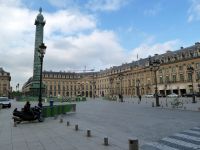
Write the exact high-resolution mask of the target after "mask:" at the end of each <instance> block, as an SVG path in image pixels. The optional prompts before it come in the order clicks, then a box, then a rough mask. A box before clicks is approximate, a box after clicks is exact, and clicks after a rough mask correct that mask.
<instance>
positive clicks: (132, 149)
mask: <svg viewBox="0 0 200 150" xmlns="http://www.w3.org/2000/svg"><path fill="white" fill-rule="evenodd" d="M129 150H139V149H138V140H137V139H136V140H133V139H129Z"/></svg>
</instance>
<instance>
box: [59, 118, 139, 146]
mask: <svg viewBox="0 0 200 150" xmlns="http://www.w3.org/2000/svg"><path fill="white" fill-rule="evenodd" d="M60 123H63V119H62V118H61V119H60ZM66 125H67V126H70V122H69V121H67V124H66ZM78 130H79V128H78V124H75V131H78ZM86 136H87V137H91V130H89V129H87V131H86ZM104 145H105V146H108V145H109V142H108V137H104ZM129 150H139V147H138V140H137V139H129Z"/></svg>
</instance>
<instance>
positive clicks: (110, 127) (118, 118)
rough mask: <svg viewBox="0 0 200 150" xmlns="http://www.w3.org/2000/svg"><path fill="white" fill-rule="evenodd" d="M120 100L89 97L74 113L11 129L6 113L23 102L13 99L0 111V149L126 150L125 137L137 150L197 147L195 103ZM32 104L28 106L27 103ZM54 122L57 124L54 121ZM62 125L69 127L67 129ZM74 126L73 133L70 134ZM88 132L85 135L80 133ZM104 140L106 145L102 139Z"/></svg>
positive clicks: (198, 131)
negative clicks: (175, 104)
mask: <svg viewBox="0 0 200 150" xmlns="http://www.w3.org/2000/svg"><path fill="white" fill-rule="evenodd" d="M124 100H125V102H123V103H121V102H116V101H108V100H102V99H101V98H96V99H95V100H94V99H89V100H88V101H86V102H78V103H77V112H76V113H69V114H66V115H62V116H58V117H57V118H46V119H45V121H44V122H43V123H38V122H27V123H21V124H19V125H17V127H14V126H13V121H12V119H11V117H12V111H13V109H14V108H15V107H18V108H20V107H22V106H23V105H24V103H22V102H20V103H19V102H15V101H13V102H12V104H13V106H12V108H11V109H2V110H0V149H1V150H94V149H95V150H128V139H129V138H131V139H138V140H139V145H140V149H143V150H158V149H161V150H176V149H186V150H194V149H199V148H200V119H199V118H200V117H199V115H200V111H199V107H200V101H199V100H197V101H198V102H197V103H196V104H192V103H191V100H190V98H187V99H186V98H185V99H181V101H183V102H184V107H183V108H178V109H172V108H171V107H170V101H171V99H167V100H166V99H165V98H163V99H161V102H162V103H161V107H160V108H156V107H152V102H153V101H154V99H151V98H149V99H144V98H142V101H141V103H140V104H138V99H137V98H125V99H124ZM32 105H34V104H32ZM60 118H62V119H63V123H60ZM67 121H69V122H70V126H67V124H66V123H67ZM76 124H78V126H79V130H78V131H75V125H76ZM88 129H90V130H91V135H92V136H91V137H87V136H86V131H87V130H88ZM104 137H108V141H109V146H104V144H103V139H104Z"/></svg>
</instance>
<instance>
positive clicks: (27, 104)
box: [23, 101, 31, 112]
mask: <svg viewBox="0 0 200 150" xmlns="http://www.w3.org/2000/svg"><path fill="white" fill-rule="evenodd" d="M23 111H24V112H30V111H31V104H30V102H29V101H27V102H26V104H25V105H24V109H23Z"/></svg>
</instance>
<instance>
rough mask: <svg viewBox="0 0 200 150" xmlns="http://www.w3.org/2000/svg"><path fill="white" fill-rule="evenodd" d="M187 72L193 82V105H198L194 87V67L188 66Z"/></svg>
mask: <svg viewBox="0 0 200 150" xmlns="http://www.w3.org/2000/svg"><path fill="white" fill-rule="evenodd" d="M187 71H188V73H189V75H190V77H191V78H190V79H191V82H192V103H196V101H195V95H194V85H193V73H194V68H193V67H192V66H188V67H187Z"/></svg>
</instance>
